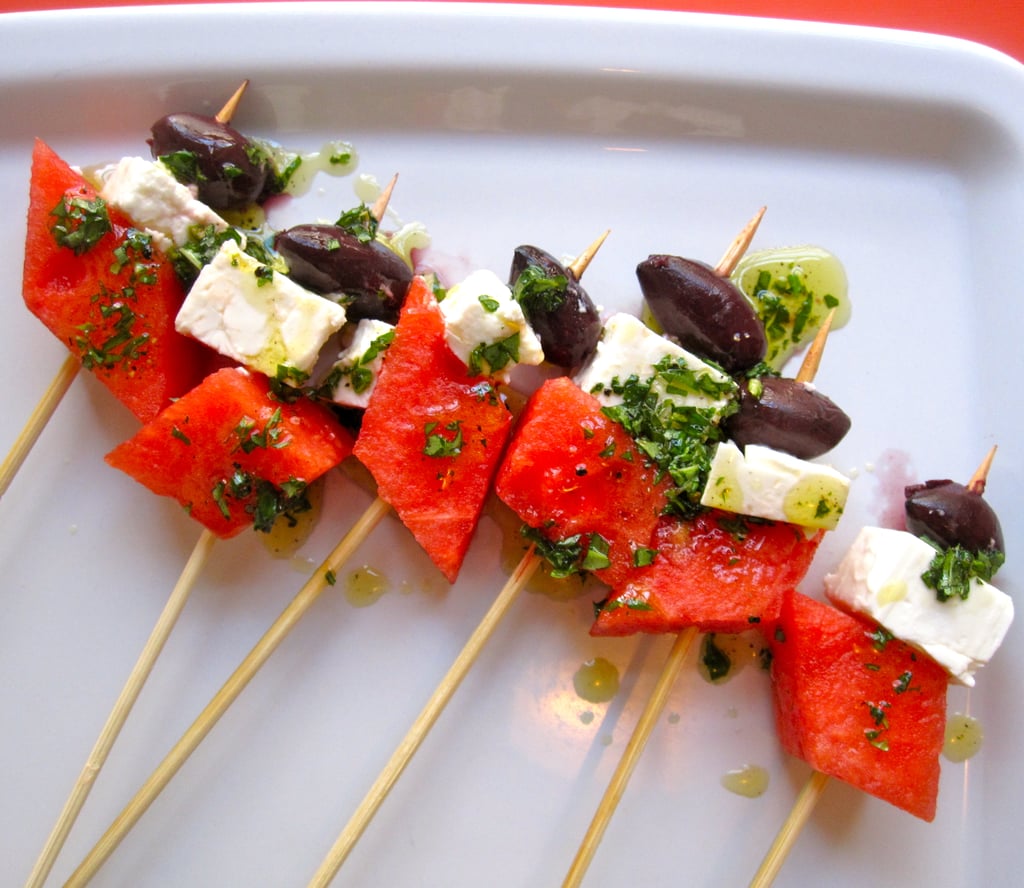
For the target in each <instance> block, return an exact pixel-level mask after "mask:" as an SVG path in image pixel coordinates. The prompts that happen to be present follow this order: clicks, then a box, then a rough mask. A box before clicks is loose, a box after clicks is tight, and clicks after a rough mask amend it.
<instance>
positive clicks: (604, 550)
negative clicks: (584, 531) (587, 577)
mask: <svg viewBox="0 0 1024 888" xmlns="http://www.w3.org/2000/svg"><path fill="white" fill-rule="evenodd" d="M608 548H609V544H608V540H606V539H605V538H604V537H603V536H601V534H599V533H594V534H591V535H590V539H589V541H588V545H587V554H586V555H584V557H583V561H582V563H581V565H580V567H581V568H582V569H583V570H601V569H602V568H605V567H608V566H609V565H610V564H611V563H612V562H611V559H609V557H608Z"/></svg>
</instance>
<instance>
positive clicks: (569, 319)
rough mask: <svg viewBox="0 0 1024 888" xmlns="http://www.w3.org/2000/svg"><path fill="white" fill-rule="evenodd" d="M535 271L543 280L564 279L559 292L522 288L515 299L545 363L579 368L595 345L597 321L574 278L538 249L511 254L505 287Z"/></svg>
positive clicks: (598, 329)
mask: <svg viewBox="0 0 1024 888" xmlns="http://www.w3.org/2000/svg"><path fill="white" fill-rule="evenodd" d="M528 268H538V269H540V270H541V271H543V272H544V276H545V277H547V278H549V279H550V278H559V277H562V278H565V288H564V290H563V289H560V288H559V289H544V290H540V289H533V288H526V289H525V292H523V293H522V294H521V295H520V297H519V299H520V305H522V307H523V314H525V315H526V320H527V321H529V322H530V326H531V327H533V332H534V333H536V334H537V338H538V339H539V340H540V344H541V347H542V348H543V349H544V358H545V360H547V361H549V362H551V363H552V364H555V365H556V366H558V367H565V368H567V369H570V370H571V369H574V368H576V367H579V366H580V365H581V364H582V363H583V362H584V361H585V360H586V359H587V358H588V357H589V356H590V353H591V352H592V351H593V350H594V348H595V347H596V346H597V340H598V338H599V337H600V335H601V318H600V316H599V315H598V313H597V306H595V305H594V303H593V301H592V300H591V298H590V296H588V295H587V291H586V290H584V289H583V287H582V286H581V285H580V282H579V281H578V280H577V279H576V276H575V275H574V274H573V273H572V271H570V270H569V269H568V268H566V267H565V266H564V265H562V263H561V262H559V261H558V260H557V259H555V257H554V256H552V255H550V254H549V253H546V252H544V250H541V249H540V248H539V247H531V246H528V245H525V244H524V245H523V246H519V247H516V249H515V251H514V252H513V254H512V270H511V271H510V272H509V286H510V287H512V288H513V290H515V285H516V282H517V281H518V280H519V277H520V275H522V273H523V272H524V271H526V269H528Z"/></svg>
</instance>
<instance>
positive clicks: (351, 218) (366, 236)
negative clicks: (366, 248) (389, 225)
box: [334, 203, 378, 244]
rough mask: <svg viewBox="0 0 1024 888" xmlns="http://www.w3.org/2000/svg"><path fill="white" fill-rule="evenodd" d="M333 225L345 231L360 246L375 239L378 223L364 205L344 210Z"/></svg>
mask: <svg viewBox="0 0 1024 888" xmlns="http://www.w3.org/2000/svg"><path fill="white" fill-rule="evenodd" d="M334 224H335V225H337V226H338V227H339V228H342V229H344V230H345V231H347V232H348V233H349V234H351V235H352V236H353V237H354V238H355V239H356V240H358V241H359V242H360V243H362V244H368V243H370V242H371V241H373V240H374V239H375V238H376V237H377V227H378V222H377V220H376V219H375V218H374V217H373V214H372V213H371V212H370V208H369V207H368V206H367V205H366V204H364V203H361V204H359V206H357V207H353V208H352V209H351V210H346V211H345V212H344V213H342V214H341V215H340V216H339V217H338V221H337V222H335V223H334Z"/></svg>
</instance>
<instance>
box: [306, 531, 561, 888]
mask: <svg viewBox="0 0 1024 888" xmlns="http://www.w3.org/2000/svg"><path fill="white" fill-rule="evenodd" d="M540 562H541V558H540V556H539V555H536V554H535V553H534V551H533V547H532V546H531V547H530V549H529V550H528V551H527V552H526V554H525V555H524V556H523V558H522V559H521V560H520V562H519V565H518V567H516V569H515V571H514V572H513V574H512V576H511V577H509V579H508V582H507V583H506V584H505V586H504V588H503V589H502V590H501V592H500V593H499V595H498V597H497V598H496V599H495V601H494V604H492V605H491V607H490V609H489V610H488V611H487V613H486V614H485V615H484V618H483V620H482V621H481V622H480V625H479V626H477V628H476V629H475V630H474V632H473V634H472V635H471V636H470V638H469V641H467V642H466V644H465V646H464V647H463V649H462V651H461V652H460V653H459V655H458V657H457V658H456V660H455V662H454V663H453V664H452V666H451V668H450V669H449V670H448V672H447V673H446V675H445V677H444V678H443V679H442V680H441V683H440V684H439V685H438V686H437V689H436V690H435V691H434V693H433V694H432V695H431V697H430V699H429V700H428V701H427V704H426V706H424V707H423V709H422V711H421V712H420V714H419V716H418V717H417V719H416V721H415V722H414V723H413V725H412V727H411V728H410V729H409V731H408V732H407V733H406V735H405V737H404V738H403V739H402V742H401V743H399V745H398V747H397V748H396V749H395V751H394V753H393V754H392V756H391V758H390V759H389V760H388V763H387V765H385V767H384V770H383V771H381V773H380V775H379V776H378V777H377V779H376V780H375V781H374V783H373V786H372V787H370V790H369V792H367V794H366V795H365V796H364V797H363V800H362V802H361V803H360V804H359V807H358V808H356V811H355V813H354V814H353V815H352V817H351V818H350V820H349V822H348V824H347V825H346V826H345V828H344V829H343V830H342V832H341V835H339V836H338V838H337V840H336V841H335V843H334V844H333V845H332V846H331V850H330V851H329V852H328V854H327V857H325V858H324V860H323V862H322V863H321V864H320V866H319V868H318V869H317V871H316V873H315V874H314V875H313V878H312V879H311V880H310V882H309V888H325V886H327V885H329V884H330V883H331V880H332V879H333V878H334V876H335V875H337V873H338V870H339V869H341V866H342V864H343V863H344V862H345V860H346V858H347V857H348V855H349V853H350V852H351V850H352V848H353V847H354V846H355V844H356V842H357V841H358V840H359V837H360V836H362V834H363V833H364V832H365V830H366V827H367V826H369V824H370V821H371V820H372V819H373V817H374V815H375V814H376V813H377V810H378V809H379V808H380V806H381V804H382V803H383V802H384V799H386V798H387V796H388V793H389V792H391V789H392V787H394V785H395V783H396V782H397V781H398V778H399V777H400V776H401V775H402V772H403V771H404V770H405V768H406V766H407V765H408V764H409V762H410V761H411V760H412V757H413V756H414V755H415V754H416V750H418V749H419V748H420V744H421V743H422V742H423V740H424V738H425V737H426V736H427V733H428V732H429V731H430V729H431V728H432V727H433V726H434V723H435V722H436V721H437V719H438V717H439V716H440V715H441V713H442V712H443V711H444V708H445V706H447V705H448V701H449V700H451V698H452V696H453V695H454V694H455V692H456V691H457V690H458V688H459V685H460V684H461V683H462V680H463V679H464V678H465V677H466V673H468V672H469V670H470V667H471V666H472V665H473V664H474V663H475V662H476V660H477V657H479V655H480V651H481V650H483V647H484V645H485V644H486V643H487V641H488V639H490V637H491V636H492V635H493V634H494V630H495V629H497V627H498V624H499V623H500V622H501V620H502V619H503V618H504V616H505V614H506V613H508V610H509V608H510V607H511V606H512V603H513V602H514V601H515V600H516V598H517V596H518V595H519V593H520V592H521V591H522V589H523V587H524V586H525V585H526V584H527V583H528V582H529V580H530V577H532V576H533V574H534V572H535V571H536V570H537V567H538V566H539V564H540Z"/></svg>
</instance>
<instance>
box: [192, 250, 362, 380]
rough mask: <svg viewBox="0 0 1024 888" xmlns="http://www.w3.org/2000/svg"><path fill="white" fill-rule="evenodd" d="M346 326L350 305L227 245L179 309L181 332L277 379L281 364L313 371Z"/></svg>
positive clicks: (199, 278) (204, 272)
mask: <svg viewBox="0 0 1024 888" xmlns="http://www.w3.org/2000/svg"><path fill="white" fill-rule="evenodd" d="M344 324H345V309H344V308H342V307H341V306H340V305H338V304H337V303H334V302H331V301H330V300H328V299H324V298H323V297H322V296H318V295H317V294H316V293H312V292H310V291H309V290H307V289H305V288H304V287H301V286H299V285H298V284H296V283H295V282H294V281H292V280H290V279H289V278H287V277H286V276H285V275H283V274H279V273H276V272H271V271H270V270H269V269H268V268H267V266H265V265H262V264H261V263H259V262H257V261H256V260H255V259H253V258H252V257H251V256H248V255H246V254H245V253H243V252H242V250H241V248H240V247H239V246H238V244H236V243H235V242H234V241H228V242H226V243H225V244H223V245H222V246H221V248H220V250H219V251H218V253H217V255H216V256H214V258H213V261H212V262H211V263H210V264H209V265H207V266H205V267H204V268H203V270H202V271H201V272H200V273H199V277H197V278H196V281H195V283H194V284H193V285H192V289H191V290H189V293H188V296H187V297H186V298H185V302H184V303H183V304H182V306H181V310H180V311H179V312H178V316H177V318H176V320H175V328H176V329H177V330H178V332H179V333H184V334H185V335H187V336H192V337H194V338H195V339H198V340H199V341H200V342H204V343H206V345H208V346H210V348H213V349H215V350H216V351H218V352H220V353H221V354H222V355H226V356H227V357H229V358H233V359H234V360H236V361H238V362H240V363H242V364H245V366H246V367H248V368H249V369H251V370H257V371H259V372H260V373H264V374H266V375H267V376H270V377H274V376H276V375H277V373H278V368H279V367H288V368H293V369H295V370H297V371H299V372H300V373H302V374H309V373H310V372H312V370H313V367H314V366H315V364H316V360H317V357H318V356H319V354H320V350H321V349H322V348H323V346H324V344H325V343H326V342H327V340H328V339H329V338H330V337H331V336H332V335H333V334H334V333H336V332H337V331H338V330H340V329H341V328H342V326H343V325H344Z"/></svg>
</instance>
